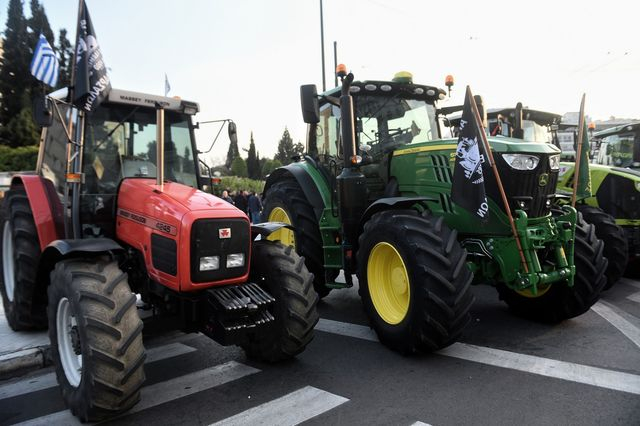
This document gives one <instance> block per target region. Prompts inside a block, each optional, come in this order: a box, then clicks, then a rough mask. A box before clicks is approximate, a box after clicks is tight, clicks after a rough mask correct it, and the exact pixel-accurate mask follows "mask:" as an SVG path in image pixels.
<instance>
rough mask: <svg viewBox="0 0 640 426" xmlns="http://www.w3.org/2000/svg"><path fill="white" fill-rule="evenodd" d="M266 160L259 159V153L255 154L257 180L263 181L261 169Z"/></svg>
mask: <svg viewBox="0 0 640 426" xmlns="http://www.w3.org/2000/svg"><path fill="white" fill-rule="evenodd" d="M266 161H267V160H266V158H260V153H259V152H258V153H257V154H256V164H257V166H258V177H257V179H263V178H264V175H263V174H262V168H263V167H264V163H265V162H266Z"/></svg>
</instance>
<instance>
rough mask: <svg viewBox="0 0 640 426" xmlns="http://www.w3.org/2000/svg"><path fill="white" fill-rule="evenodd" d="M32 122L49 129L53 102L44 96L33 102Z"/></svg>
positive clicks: (51, 121)
mask: <svg viewBox="0 0 640 426" xmlns="http://www.w3.org/2000/svg"><path fill="white" fill-rule="evenodd" d="M33 120H34V121H35V122H36V123H38V126H41V127H49V126H51V124H52V123H53V102H52V101H51V99H49V98H48V97H46V96H38V97H36V98H35V99H34V100H33Z"/></svg>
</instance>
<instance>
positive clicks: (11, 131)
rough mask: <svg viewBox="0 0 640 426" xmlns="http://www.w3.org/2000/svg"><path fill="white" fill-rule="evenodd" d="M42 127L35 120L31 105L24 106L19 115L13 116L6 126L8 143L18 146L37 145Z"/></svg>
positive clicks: (14, 146)
mask: <svg viewBox="0 0 640 426" xmlns="http://www.w3.org/2000/svg"><path fill="white" fill-rule="evenodd" d="M39 131H40V128H39V127H38V126H37V125H36V123H35V122H34V121H33V118H32V115H31V107H28V106H26V107H24V108H22V110H21V111H20V113H19V114H18V115H16V116H15V117H13V118H11V120H9V123H8V124H7V127H6V135H7V137H6V141H5V142H6V143H7V144H8V145H9V146H11V147H13V148H17V147H19V146H29V145H35V143H34V142H36V141H38V135H39V133H40V132H39Z"/></svg>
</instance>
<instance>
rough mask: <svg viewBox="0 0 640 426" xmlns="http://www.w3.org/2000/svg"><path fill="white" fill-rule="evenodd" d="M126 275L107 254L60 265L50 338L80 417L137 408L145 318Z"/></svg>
mask: <svg viewBox="0 0 640 426" xmlns="http://www.w3.org/2000/svg"><path fill="white" fill-rule="evenodd" d="M135 302H136V297H135V295H134V294H132V293H131V289H130V288H129V284H128V280H127V274H126V273H124V272H122V271H121V270H120V268H119V267H118V264H117V262H115V261H112V260H110V259H108V258H100V259H87V260H79V259H71V260H63V261H61V262H59V263H57V264H56V266H55V269H54V270H53V272H51V284H50V286H49V307H48V311H49V338H50V340H51V349H52V355H53V360H54V364H55V369H56V376H57V378H58V383H59V384H60V389H61V392H62V397H63V399H64V402H65V404H66V405H67V407H69V409H70V410H71V412H72V413H73V414H74V415H75V416H77V417H78V418H79V419H80V420H81V421H99V420H103V419H106V418H108V417H112V416H115V415H118V414H120V413H122V412H124V411H126V410H128V409H130V408H131V407H133V406H134V405H135V404H136V403H137V402H138V401H139V399H140V388H141V387H142V384H143V382H144V379H145V375H144V368H143V364H144V360H145V356H146V355H145V350H144V347H143V345H142V321H141V320H140V317H139V316H138V313H137V311H136V304H135Z"/></svg>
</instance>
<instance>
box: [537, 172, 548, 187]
mask: <svg viewBox="0 0 640 426" xmlns="http://www.w3.org/2000/svg"><path fill="white" fill-rule="evenodd" d="M548 183H549V175H548V174H547V173H543V174H541V175H540V178H539V180H538V185H540V186H545V185H546V184H548Z"/></svg>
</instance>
